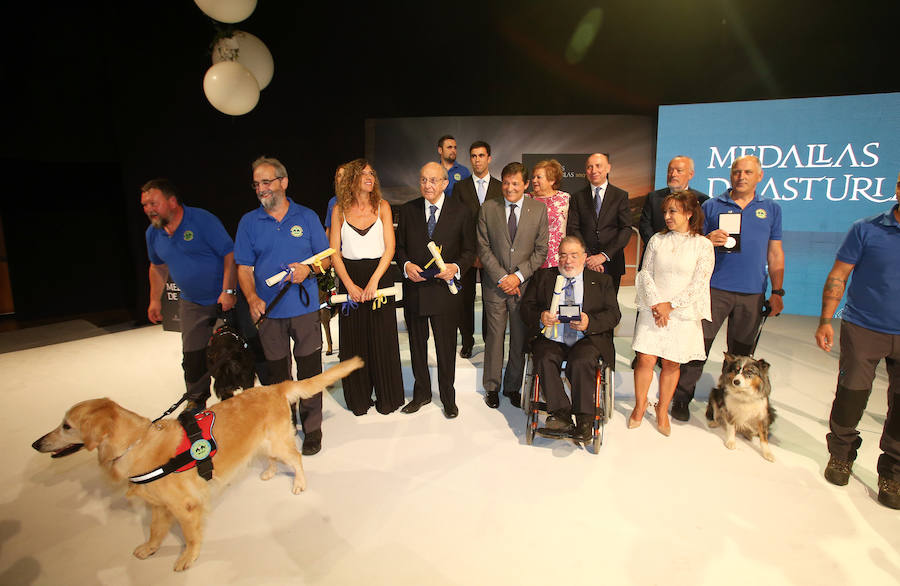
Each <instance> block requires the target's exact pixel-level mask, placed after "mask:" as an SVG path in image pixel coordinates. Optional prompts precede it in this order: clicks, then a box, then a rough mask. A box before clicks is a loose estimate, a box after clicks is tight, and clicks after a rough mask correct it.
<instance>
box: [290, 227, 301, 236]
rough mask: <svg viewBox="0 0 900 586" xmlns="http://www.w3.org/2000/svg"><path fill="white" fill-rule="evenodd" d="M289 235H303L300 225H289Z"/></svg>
mask: <svg viewBox="0 0 900 586" xmlns="http://www.w3.org/2000/svg"><path fill="white" fill-rule="evenodd" d="M291 236H293V237H294V238H300V237H301V236H303V228H301V227H300V226H291Z"/></svg>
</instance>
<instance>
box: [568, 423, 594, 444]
mask: <svg viewBox="0 0 900 586" xmlns="http://www.w3.org/2000/svg"><path fill="white" fill-rule="evenodd" d="M593 437H594V426H593V425H592V422H591V421H590V420H586V421H579V422H578V424H577V425H576V426H575V431H573V432H572V439H574V440H577V441H580V442H584V443H588V442H589V441H591V440H592V439H593Z"/></svg>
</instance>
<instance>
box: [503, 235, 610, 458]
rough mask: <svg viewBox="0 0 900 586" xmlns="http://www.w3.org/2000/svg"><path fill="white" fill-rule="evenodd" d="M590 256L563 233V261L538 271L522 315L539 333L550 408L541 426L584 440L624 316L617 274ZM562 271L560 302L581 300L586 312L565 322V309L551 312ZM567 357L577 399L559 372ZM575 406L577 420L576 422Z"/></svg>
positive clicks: (538, 356) (535, 350)
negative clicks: (600, 367)
mask: <svg viewBox="0 0 900 586" xmlns="http://www.w3.org/2000/svg"><path fill="white" fill-rule="evenodd" d="M586 260H587V252H586V251H585V247H584V242H582V241H581V239H580V238H578V237H577V236H566V237H565V238H563V239H562V241H561V242H560V243H559V266H558V267H550V268H546V269H541V270H539V271H538V272H536V273H535V274H534V277H533V278H532V280H531V283H530V284H529V286H528V290H527V291H526V292H525V297H524V298H523V299H522V307H521V313H522V320H523V321H524V322H525V324H526V326H527V327H528V328H529V333H530V334H531V336H530V337H532V338H534V342H532V344H531V352H532V354H533V358H534V364H535V373H536V374H538V375H540V379H541V386H542V388H543V389H544V397H545V398H546V399H547V411H548V412H549V413H550V415H549V416H548V417H547V421H546V422H545V424H544V425H545V427H543V428H541V430H540V431H541V432H542V433H547V434H550V435H558V436H562V437H564V436H571V437H574V438H576V439H579V440H582V441H589V440H590V438H591V422H592V421H593V418H594V402H593V400H592V399H593V392H594V389H595V388H596V386H597V385H596V374H597V362H598V360H599V359H600V358H602V359H603V360H604V362H606V364H609V365H611V366H612V365H614V364H615V359H616V350H615V348H614V347H613V328H615V327H616V324H618V323H619V318H620V317H621V316H622V314H621V313H620V312H619V303H618V301H616V290H615V287H613V282H612V278H611V277H610V276H609V275H604V274H602V273H598V272H596V271H592V270H590V269H585V268H584V264H585V261H586ZM560 275H562V276H563V277H565V279H566V282H565V286H564V288H563V298H562V299H561V300H560V306H569V307H572V306H577V307H578V313H579V314H580V316H579V318H578V319H577V320H574V321H571V322H568V323H560V321H559V316H560V314H561V312H560V311H557V312H556V313H551V312H550V304H551V301H552V299H553V295H554V286H555V285H556V279H557V277H558V276H560ZM574 311H575V310H573V311H572V312H569V313H573V314H574ZM542 326H543V330H540V328H541V327H542ZM564 360H565V361H567V364H566V378H568V379H569V382H570V383H571V385H572V400H571V401H570V400H569V397H567V396H566V391H565V389H564V388H563V383H562V380H561V379H560V378H559V373H560V370H561V365H562V362H563V361H564ZM573 411H574V413H575V420H576V424H573V423H572V412H573Z"/></svg>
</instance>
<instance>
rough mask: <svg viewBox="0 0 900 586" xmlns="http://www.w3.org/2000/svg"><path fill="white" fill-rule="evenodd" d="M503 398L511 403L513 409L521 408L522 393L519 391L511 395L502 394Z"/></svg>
mask: <svg viewBox="0 0 900 586" xmlns="http://www.w3.org/2000/svg"><path fill="white" fill-rule="evenodd" d="M503 396H504V397H506V398H507V399H509V402H510V403H512V406H513V407H521V406H522V393H520V392H519V391H513V392H511V393H507V392H505V391H504V392H503Z"/></svg>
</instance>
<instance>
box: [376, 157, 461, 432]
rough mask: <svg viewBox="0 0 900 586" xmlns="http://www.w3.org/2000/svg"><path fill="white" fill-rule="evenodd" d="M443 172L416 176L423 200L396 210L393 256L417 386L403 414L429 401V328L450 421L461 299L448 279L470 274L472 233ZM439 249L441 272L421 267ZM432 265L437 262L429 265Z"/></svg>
mask: <svg viewBox="0 0 900 586" xmlns="http://www.w3.org/2000/svg"><path fill="white" fill-rule="evenodd" d="M446 187H447V172H446V171H445V170H444V168H443V167H441V165H439V164H438V163H428V164H427V165H425V166H424V167H422V170H421V171H420V172H419V188H420V189H421V192H422V197H420V198H417V199H414V200H412V201H409V202H407V203H405V204H404V205H403V206H401V207H400V211H399V213H398V221H397V224H398V225H397V251H396V253H395V255H394V258H395V259H396V261H397V265H398V266H399V267H401V268H402V269H403V276H404V279H403V301H404V307H403V316H404V319H405V320H406V328H407V331H408V333H409V348H410V355H411V357H412V368H413V376H414V377H415V385H414V387H413V397H412V399H411V400H410V402H409V403H407V404H406V405H405V406H404V407H403V409H402V411H403V412H404V413H415V412H416V411H418V410H419V408H421V407H422V405H425V404H428V403H430V402H431V375H430V373H429V371H428V326H429V323H430V324H431V329H432V330H433V331H434V347H435V350H436V352H437V365H438V390H439V392H440V397H441V403H442V404H443V406H444V415H445V416H446V417H447V418H448V419H453V418H454V417H456V416H457V415H458V414H459V410H458V409H457V406H456V390H455V389H454V388H453V382H454V380H455V378H456V326H457V324H458V323H459V314H460V308H461V304H462V299H461V298H460V296H459V295H458V294H456V295H454V294H452V293H451V291H450V287H449V285H448V283H447V281H448V280H454V286H456V282H455V280H456V279H459V277H460V276H461V275H462V273H464V272H465V271H467V270H468V269H469V266H471V264H472V259H473V258H474V257H475V231H474V229H473V227H472V219H471V218H470V216H469V210H468V208H467V207H466V206H465V205H464V204H462V203H460V202H459V200H457V199H453V198H449V197H447V196H446V193H445V191H444V190H445V189H446ZM429 242H434V243H435V244H436V245H437V246H439V247H440V252H441V258H442V259H443V260H444V263H445V268H444V269H443V270H440V269H437V268H435V269H431V270H428V269H426V268H425V266H426V265H427V264H429V261H432V260H433V256H432V253H431V252H430V251H429V250H428V243H429ZM431 264H432V265H434V264H436V263H431Z"/></svg>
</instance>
